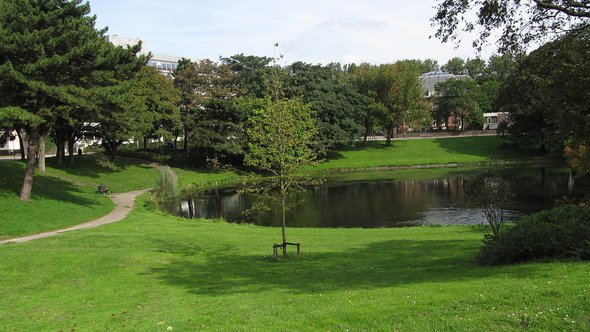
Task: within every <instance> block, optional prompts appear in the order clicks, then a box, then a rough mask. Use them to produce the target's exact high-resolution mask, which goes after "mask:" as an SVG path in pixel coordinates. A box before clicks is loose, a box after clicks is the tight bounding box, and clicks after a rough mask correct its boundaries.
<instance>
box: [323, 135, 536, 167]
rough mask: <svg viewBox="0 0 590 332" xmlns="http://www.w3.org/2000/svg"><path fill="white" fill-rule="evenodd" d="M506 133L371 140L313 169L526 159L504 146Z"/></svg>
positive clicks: (334, 156) (331, 157)
mask: <svg viewBox="0 0 590 332" xmlns="http://www.w3.org/2000/svg"><path fill="white" fill-rule="evenodd" d="M503 143H504V138H503V137H498V136H473V137H454V138H438V139H414V140H396V141H393V142H392V145H391V146H386V145H385V142H370V143H369V144H368V145H367V146H361V147H358V148H355V149H350V150H345V151H341V152H338V153H334V154H332V155H330V156H329V157H328V158H327V160H326V162H324V163H321V164H319V165H318V166H316V167H314V168H313V170H319V171H323V170H333V169H354V168H379V167H396V166H415V165H435V164H450V163H460V164H474V163H482V162H489V161H494V160H515V159H523V158H524V157H525V156H523V155H522V154H521V153H518V152H514V151H510V150H506V149H503V148H502V144H503Z"/></svg>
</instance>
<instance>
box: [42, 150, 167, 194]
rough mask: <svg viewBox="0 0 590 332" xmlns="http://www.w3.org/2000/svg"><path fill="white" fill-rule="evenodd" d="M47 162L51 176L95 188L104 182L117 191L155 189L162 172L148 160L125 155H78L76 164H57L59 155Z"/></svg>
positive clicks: (114, 191)
mask: <svg viewBox="0 0 590 332" xmlns="http://www.w3.org/2000/svg"><path fill="white" fill-rule="evenodd" d="M47 164H48V166H49V167H48V168H47V174H48V175H52V176H55V177H59V178H61V179H64V180H66V181H70V182H72V183H74V184H76V185H81V186H89V187H92V188H94V190H96V187H97V186H98V185H99V184H101V183H102V184H105V185H107V186H108V187H109V189H110V190H111V192H113V193H119V192H128V191H133V190H139V189H145V188H151V187H153V186H154V183H155V182H156V179H157V177H158V174H159V172H158V170H157V169H155V168H154V167H152V166H150V165H149V163H147V162H142V161H140V160H136V159H129V158H121V157H120V158H117V160H116V161H114V162H111V161H109V160H108V158H107V157H104V156H102V155H100V154H93V155H84V156H76V159H75V161H74V164H73V165H62V166H57V165H56V160H55V158H48V161H47Z"/></svg>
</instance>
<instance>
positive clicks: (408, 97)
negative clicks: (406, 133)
mask: <svg viewBox="0 0 590 332" xmlns="http://www.w3.org/2000/svg"><path fill="white" fill-rule="evenodd" d="M419 74H420V65H419V64H418V63H417V62H416V61H410V60H405V61H398V62H396V63H394V64H383V65H380V66H371V65H367V64H364V65H361V66H360V67H358V68H355V70H353V72H352V75H353V76H352V77H353V82H354V84H355V85H356V87H357V89H359V91H360V92H361V93H363V94H365V96H367V97H368V98H369V103H368V107H367V108H366V110H367V112H366V114H365V121H364V122H365V133H367V132H369V131H370V130H371V128H370V126H371V125H372V122H373V118H374V117H378V119H379V122H380V124H381V125H382V126H383V128H385V130H386V134H385V136H386V138H387V145H389V144H391V137H392V136H393V134H394V130H395V128H396V127H401V128H404V130H405V126H404V125H405V124H407V123H410V122H413V121H415V120H416V119H418V118H422V112H420V110H423V109H425V108H426V105H425V104H424V103H423V100H422V88H421V82H420V78H419ZM365 135H367V134H365Z"/></svg>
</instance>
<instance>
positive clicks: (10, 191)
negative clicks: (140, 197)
mask: <svg viewBox="0 0 590 332" xmlns="http://www.w3.org/2000/svg"><path fill="white" fill-rule="evenodd" d="M97 157H98V156H96V155H87V156H80V157H77V158H76V160H75V164H74V165H73V166H70V165H64V166H60V167H59V168H58V167H56V165H55V160H54V159H53V158H49V159H48V163H47V164H48V166H47V170H46V172H45V173H41V172H39V170H36V171H35V178H34V181H33V192H32V200H31V201H30V202H21V201H20V199H19V196H18V195H19V192H20V188H21V186H22V181H23V176H24V167H25V165H24V163H22V162H20V161H2V162H0V174H2V176H1V177H0V216H2V218H1V219H0V220H1V221H0V239H6V238H11V237H16V236H22V235H29V234H34V233H41V232H45V231H50V230H55V229H60V228H64V227H68V226H72V225H76V224H80V223H83V222H86V221H90V220H93V219H96V218H99V217H101V216H103V215H105V214H107V213H109V212H110V211H111V210H112V209H113V208H114V204H113V203H112V202H111V200H110V199H108V198H107V197H106V196H104V195H100V194H98V193H97V192H96V190H97V186H98V185H99V184H101V183H104V184H106V185H107V186H108V187H109V188H110V190H111V192H113V193H116V192H126V191H132V190H137V189H144V188H149V187H151V186H153V184H154V183H155V180H156V178H157V176H158V170H156V169H154V168H153V167H150V166H148V165H146V164H143V163H141V162H138V161H133V160H128V159H119V160H118V161H117V162H114V163H110V162H106V161H105V160H104V159H102V158H98V159H97ZM97 160H99V162H97Z"/></svg>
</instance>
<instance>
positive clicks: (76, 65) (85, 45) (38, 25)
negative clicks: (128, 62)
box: [0, 0, 104, 201]
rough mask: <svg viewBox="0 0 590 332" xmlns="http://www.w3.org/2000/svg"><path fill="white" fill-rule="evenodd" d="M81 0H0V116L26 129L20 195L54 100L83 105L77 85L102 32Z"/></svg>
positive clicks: (83, 82)
mask: <svg viewBox="0 0 590 332" xmlns="http://www.w3.org/2000/svg"><path fill="white" fill-rule="evenodd" d="M89 12H90V6H89V5H88V4H81V1H66V0H55V1H33V0H5V1H1V2H0V93H1V94H2V96H3V98H2V104H1V105H0V106H1V109H0V119H3V121H4V122H12V123H13V124H15V125H18V126H20V127H21V128H23V129H24V131H25V132H26V137H27V141H28V146H27V150H28V151H27V158H28V160H27V166H26V170H25V177H24V181H23V186H22V189H21V193H20V198H21V200H23V201H27V200H29V199H30V197H31V190H32V187H33V174H34V166H35V155H36V153H37V151H38V150H39V145H40V142H41V141H42V140H43V139H44V138H45V137H46V136H47V135H48V134H49V132H50V129H51V125H52V123H53V120H54V119H55V118H56V116H57V112H59V111H60V110H61V109H60V108H58V106H62V105H69V106H73V107H76V106H82V107H84V106H87V104H88V102H87V100H86V99H85V98H84V97H83V89H84V87H85V86H87V79H88V73H89V72H90V71H92V68H93V67H94V66H95V60H96V57H97V54H98V53H100V52H99V49H100V47H101V41H102V34H103V33H104V31H97V30H96V29H95V28H94V21H95V18H94V17H91V16H88V13H89Z"/></svg>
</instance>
